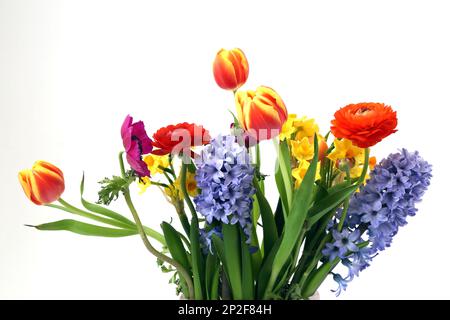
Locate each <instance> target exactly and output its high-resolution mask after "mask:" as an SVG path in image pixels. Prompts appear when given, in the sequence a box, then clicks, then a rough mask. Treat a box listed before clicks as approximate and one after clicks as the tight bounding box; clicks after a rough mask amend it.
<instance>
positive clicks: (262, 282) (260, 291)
mask: <svg viewBox="0 0 450 320" xmlns="http://www.w3.org/2000/svg"><path fill="white" fill-rule="evenodd" d="M280 243H281V238H278V240H277V241H276V242H275V244H274V246H273V248H272V250H271V251H268V252H266V255H265V256H264V260H263V263H262V265H261V269H260V270H259V273H258V278H257V281H256V298H257V299H262V298H263V296H264V292H265V290H266V287H267V284H268V282H269V278H270V274H271V271H272V265H273V259H274V258H275V255H276V253H277V251H278V248H279V247H280Z"/></svg>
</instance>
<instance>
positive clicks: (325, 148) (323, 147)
mask: <svg viewBox="0 0 450 320" xmlns="http://www.w3.org/2000/svg"><path fill="white" fill-rule="evenodd" d="M308 140H309V143H311V144H313V143H314V137H309V138H308ZM318 142H319V155H318V156H319V159H318V161H322V159H323V158H325V156H326V154H327V151H328V145H327V142H326V141H325V139H324V138H322V137H319V141H318Z"/></svg>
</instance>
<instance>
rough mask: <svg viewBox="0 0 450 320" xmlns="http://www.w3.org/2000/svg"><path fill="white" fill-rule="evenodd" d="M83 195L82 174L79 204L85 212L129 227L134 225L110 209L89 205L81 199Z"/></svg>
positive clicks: (93, 204)
mask: <svg viewBox="0 0 450 320" xmlns="http://www.w3.org/2000/svg"><path fill="white" fill-rule="evenodd" d="M83 194H84V174H83V178H82V179H81V183H80V195H81V204H82V205H83V207H85V208H86V209H87V210H89V211H91V212H95V213H98V214H101V215H104V216H106V217H108V218H111V219H115V220H117V221H120V222H123V223H125V224H128V225H131V226H134V225H135V224H134V222H133V221H131V220H129V219H127V218H126V217H124V216H122V215H121V214H119V213H117V212H114V211H112V210H110V209H107V208H105V207H102V206H100V205H98V204H95V203H91V202H89V201H87V200H85V199H84V198H83Z"/></svg>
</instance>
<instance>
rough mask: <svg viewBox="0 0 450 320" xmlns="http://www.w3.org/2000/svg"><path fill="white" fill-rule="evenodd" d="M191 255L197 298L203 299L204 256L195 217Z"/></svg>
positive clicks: (192, 227)
mask: <svg viewBox="0 0 450 320" xmlns="http://www.w3.org/2000/svg"><path fill="white" fill-rule="evenodd" d="M190 239H191V256H192V275H193V278H194V292H195V299H196V300H202V299H203V283H204V281H203V276H204V272H203V271H204V270H203V256H202V253H201V252H200V242H199V231H198V221H197V219H195V218H193V219H192V222H191V234H190Z"/></svg>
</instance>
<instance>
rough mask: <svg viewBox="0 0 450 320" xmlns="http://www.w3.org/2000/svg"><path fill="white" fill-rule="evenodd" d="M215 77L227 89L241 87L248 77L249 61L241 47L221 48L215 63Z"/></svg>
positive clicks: (218, 83)
mask: <svg viewBox="0 0 450 320" xmlns="http://www.w3.org/2000/svg"><path fill="white" fill-rule="evenodd" d="M213 72H214V79H215V80H216V83H217V85H218V86H219V87H221V88H222V89H225V90H237V89H239V88H240V87H241V86H242V85H243V84H244V83H245V81H247V78H248V61H247V58H246V57H245V54H244V52H242V50H241V49H237V48H235V49H231V50H225V49H221V50H220V51H219V52H218V53H217V55H216V58H215V59H214V63H213Z"/></svg>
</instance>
